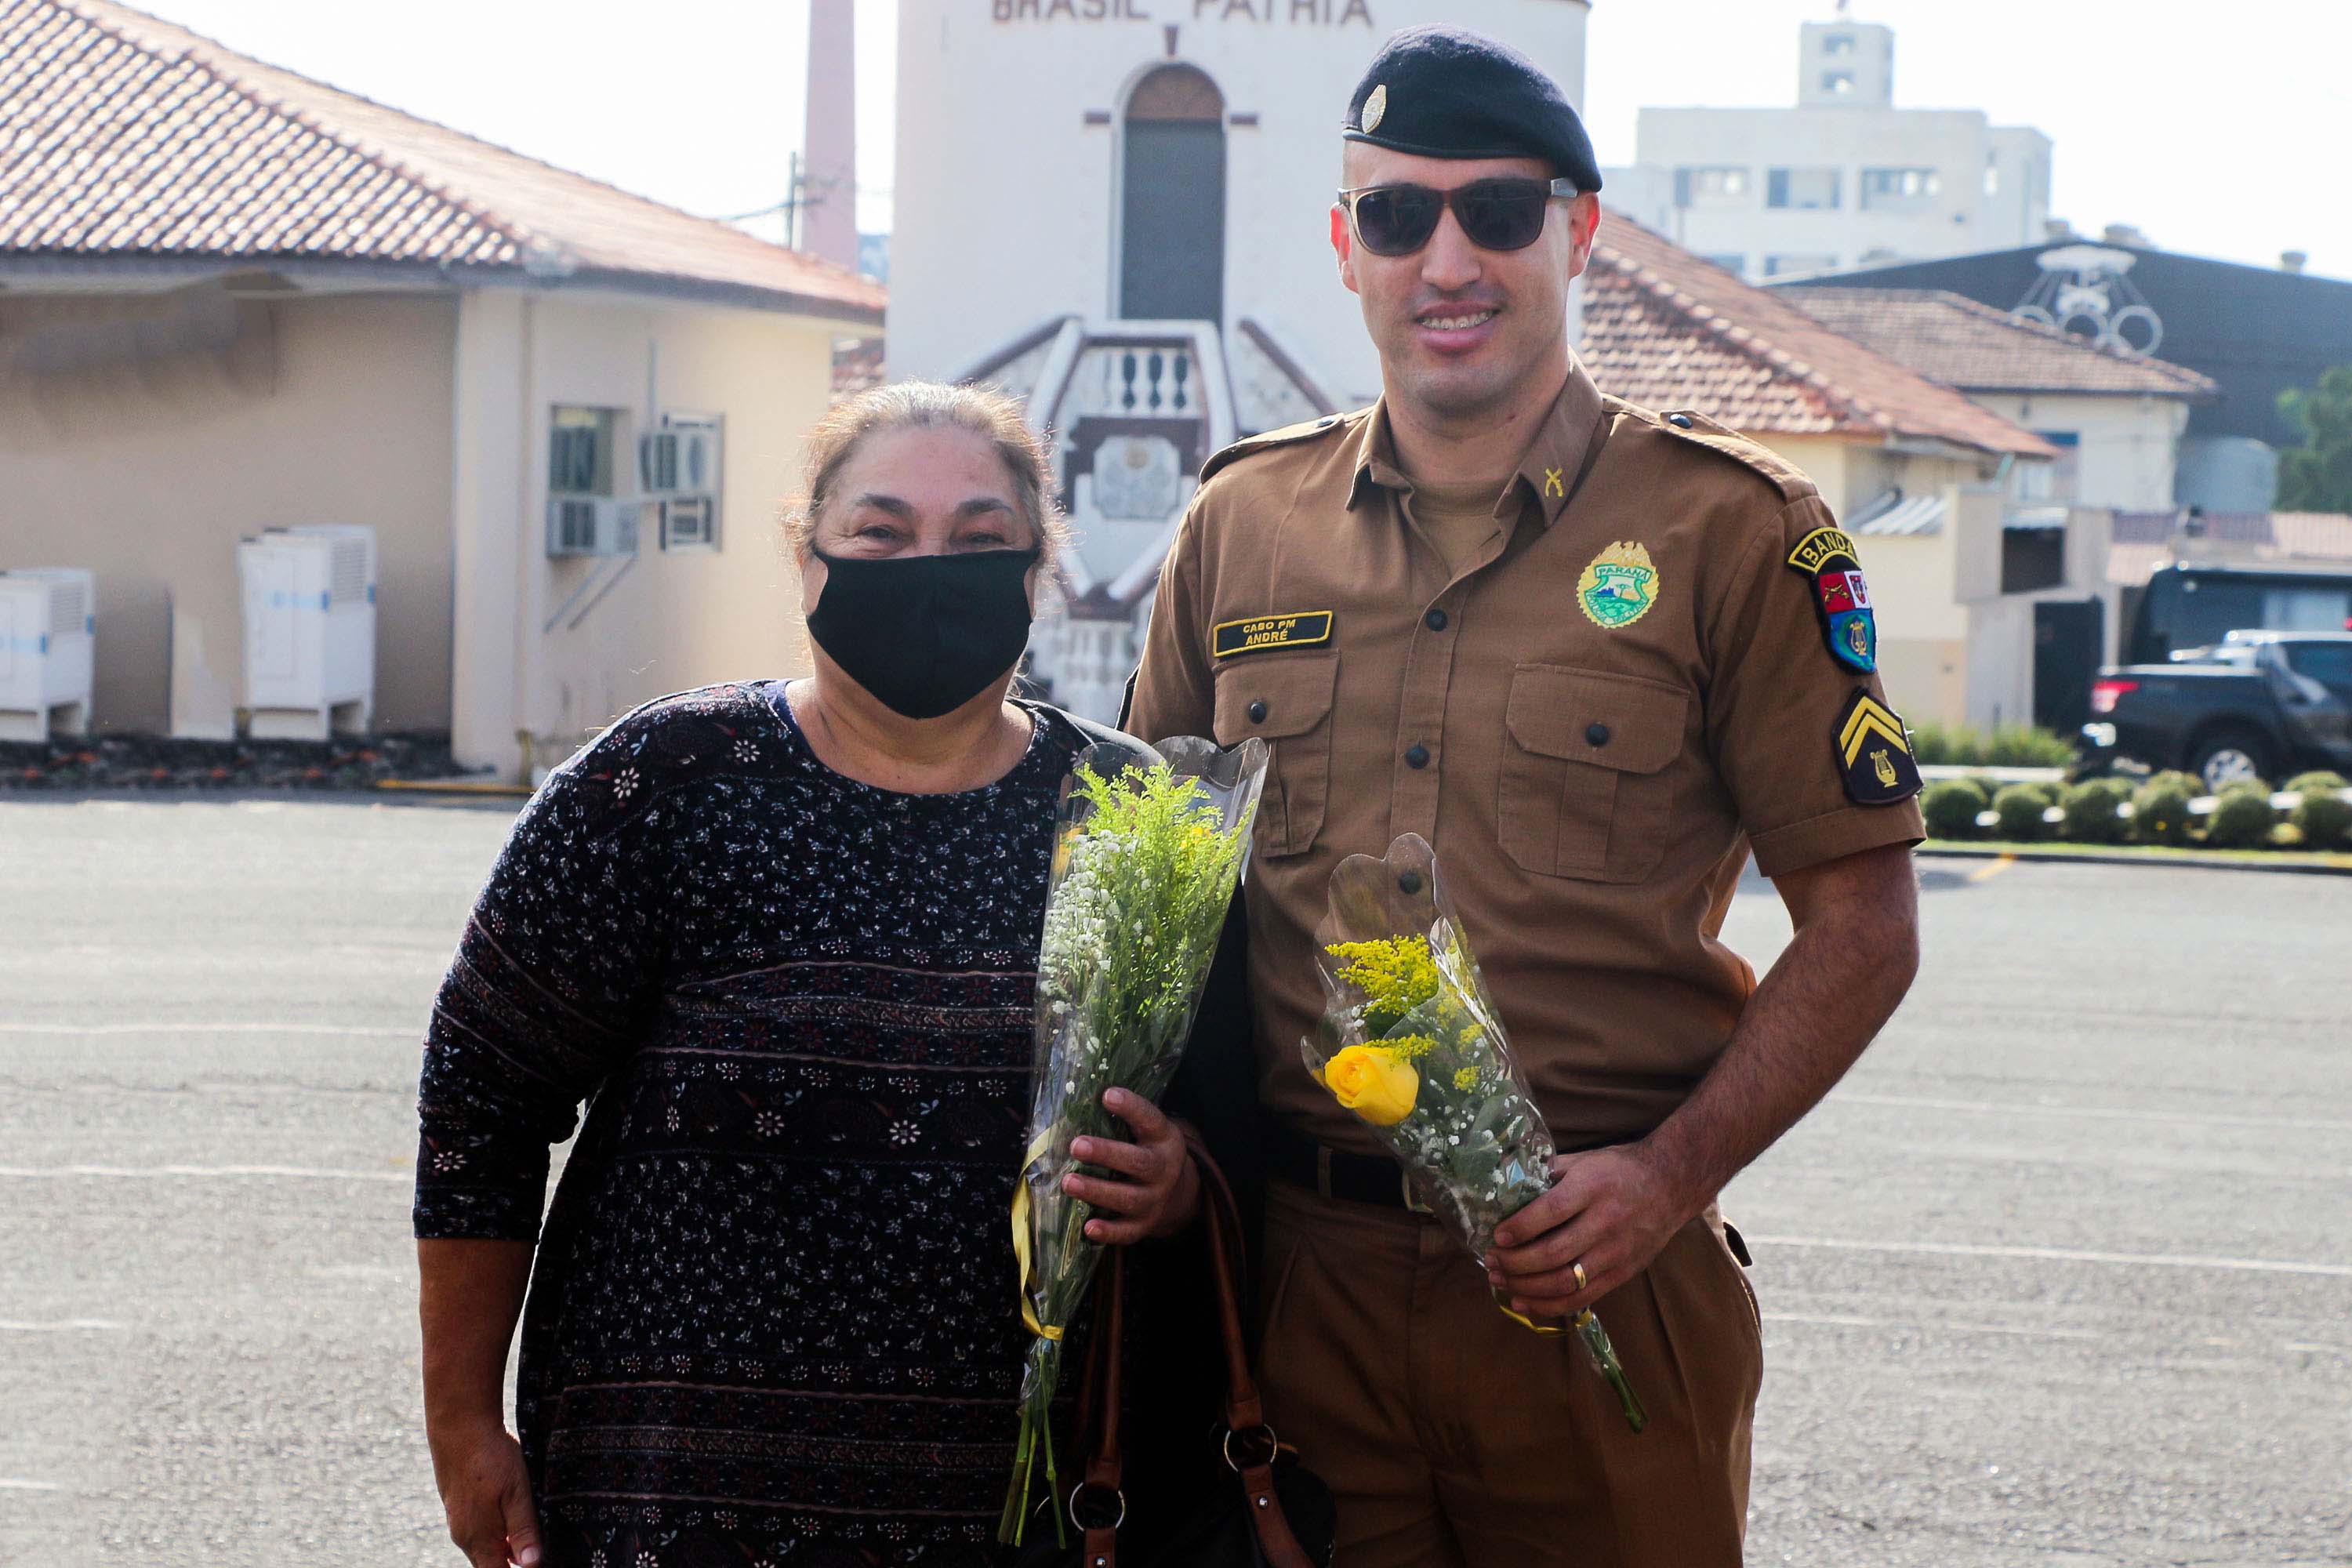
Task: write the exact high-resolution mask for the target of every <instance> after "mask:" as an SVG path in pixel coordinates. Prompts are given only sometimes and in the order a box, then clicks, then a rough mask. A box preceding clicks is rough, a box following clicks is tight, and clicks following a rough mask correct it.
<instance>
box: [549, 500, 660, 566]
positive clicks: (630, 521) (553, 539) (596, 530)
mask: <svg viewBox="0 0 2352 1568" xmlns="http://www.w3.org/2000/svg"><path fill="white" fill-rule="evenodd" d="M643 510H644V506H643V503H641V502H638V501H635V500H614V498H613V497H611V496H550V497H548V498H547V552H548V553H549V554H550V555H635V553H636V552H637V517H638V514H639V513H640V512H642V511H643Z"/></svg>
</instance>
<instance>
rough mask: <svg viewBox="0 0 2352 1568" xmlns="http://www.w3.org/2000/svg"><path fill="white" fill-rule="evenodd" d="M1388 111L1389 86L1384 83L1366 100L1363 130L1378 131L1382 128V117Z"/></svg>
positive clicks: (1373, 90)
mask: <svg viewBox="0 0 2352 1568" xmlns="http://www.w3.org/2000/svg"><path fill="white" fill-rule="evenodd" d="M1388 111H1389V84H1388V83H1386V82H1382V83H1381V85H1380V86H1378V87H1376V88H1374V89H1372V96H1371V97H1370V98H1368V99H1366V100H1364V123H1363V126H1362V129H1364V130H1366V131H1378V130H1379V129H1380V128H1381V115H1383V114H1386V113H1387V112H1388Z"/></svg>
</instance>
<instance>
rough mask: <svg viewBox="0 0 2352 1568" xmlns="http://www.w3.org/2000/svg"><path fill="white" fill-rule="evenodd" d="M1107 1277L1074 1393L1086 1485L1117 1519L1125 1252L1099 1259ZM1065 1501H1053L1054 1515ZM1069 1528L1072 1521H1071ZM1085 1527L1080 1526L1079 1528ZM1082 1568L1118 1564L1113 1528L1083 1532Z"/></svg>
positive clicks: (1121, 1503)
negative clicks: (1104, 1496)
mask: <svg viewBox="0 0 2352 1568" xmlns="http://www.w3.org/2000/svg"><path fill="white" fill-rule="evenodd" d="M1104 1272H1105V1274H1106V1275H1107V1278H1106V1279H1104V1280H1103V1282H1102V1293H1101V1295H1099V1296H1098V1297H1097V1299H1096V1300H1095V1322H1094V1339H1093V1342H1091V1343H1089V1344H1088V1345H1087V1375H1086V1381H1085V1382H1084V1383H1083V1384H1080V1385H1079V1390H1078V1430H1079V1431H1081V1432H1084V1433H1087V1434H1089V1435H1090V1436H1091V1437H1092V1439H1093V1447H1092V1449H1091V1450H1090V1452H1089V1453H1088V1455H1087V1470H1086V1481H1085V1485H1087V1487H1090V1488H1094V1489H1097V1490H1100V1491H1107V1492H1109V1493H1110V1494H1111V1495H1112V1496H1113V1497H1114V1498H1116V1499H1117V1500H1118V1520H1124V1519H1125V1518H1126V1517H1127V1495H1126V1493H1124V1492H1123V1491H1121V1490H1120V1483H1121V1482H1122V1481H1123V1480H1124V1479H1125V1465H1124V1463H1123V1462H1122V1461H1121V1459H1120V1458H1119V1452H1118V1372H1119V1368H1118V1362H1119V1354H1118V1352H1119V1345H1120V1344H1121V1342H1123V1341H1124V1340H1125V1338H1126V1329H1127V1248H1125V1247H1112V1248H1111V1249H1110V1256H1109V1257H1108V1258H1106V1259H1104ZM1069 1502H1070V1500H1069V1499H1068V1498H1055V1500H1054V1507H1055V1509H1056V1510H1060V1509H1064V1508H1066V1507H1068V1506H1069ZM1072 1522H1073V1523H1076V1521H1075V1520H1073V1521H1072ZM1081 1528H1084V1527H1081ZM1086 1542H1087V1551H1086V1560H1085V1568H1115V1565H1116V1563H1118V1522H1117V1521H1116V1520H1115V1521H1113V1522H1112V1523H1111V1524H1108V1525H1106V1526H1103V1527H1100V1528H1096V1529H1087V1530H1086Z"/></svg>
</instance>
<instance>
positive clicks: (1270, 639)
mask: <svg viewBox="0 0 2352 1568" xmlns="http://www.w3.org/2000/svg"><path fill="white" fill-rule="evenodd" d="M1330 640H1331V612H1330V611H1328V610H1291V611H1286V612H1285V613H1283V614H1281V615H1276V616H1251V617H1249V618H1248V619H1247V620H1242V621H1220V622H1218V623H1217V624H1216V625H1215V626H1212V627H1211V628H1210V630H1209V652H1210V654H1211V656H1212V657H1213V658H1235V657H1237V656H1239V655H1242V654H1245V653H1272V652H1273V651H1274V650H1275V649H1276V648H1284V647H1321V646H1322V645H1323V644H1325V643H1328V642H1329V641H1330Z"/></svg>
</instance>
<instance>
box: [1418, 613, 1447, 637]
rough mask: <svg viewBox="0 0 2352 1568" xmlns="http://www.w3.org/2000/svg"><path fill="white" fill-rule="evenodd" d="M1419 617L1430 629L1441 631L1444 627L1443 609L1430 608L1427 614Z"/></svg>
mask: <svg viewBox="0 0 2352 1568" xmlns="http://www.w3.org/2000/svg"><path fill="white" fill-rule="evenodd" d="M1421 619H1422V624H1423V626H1427V627H1428V628H1429V629H1430V630H1431V631H1433V632H1442V631H1444V629H1445V612H1444V610H1432V611H1430V612H1429V614H1427V615H1425V616H1422V617H1421Z"/></svg>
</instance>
